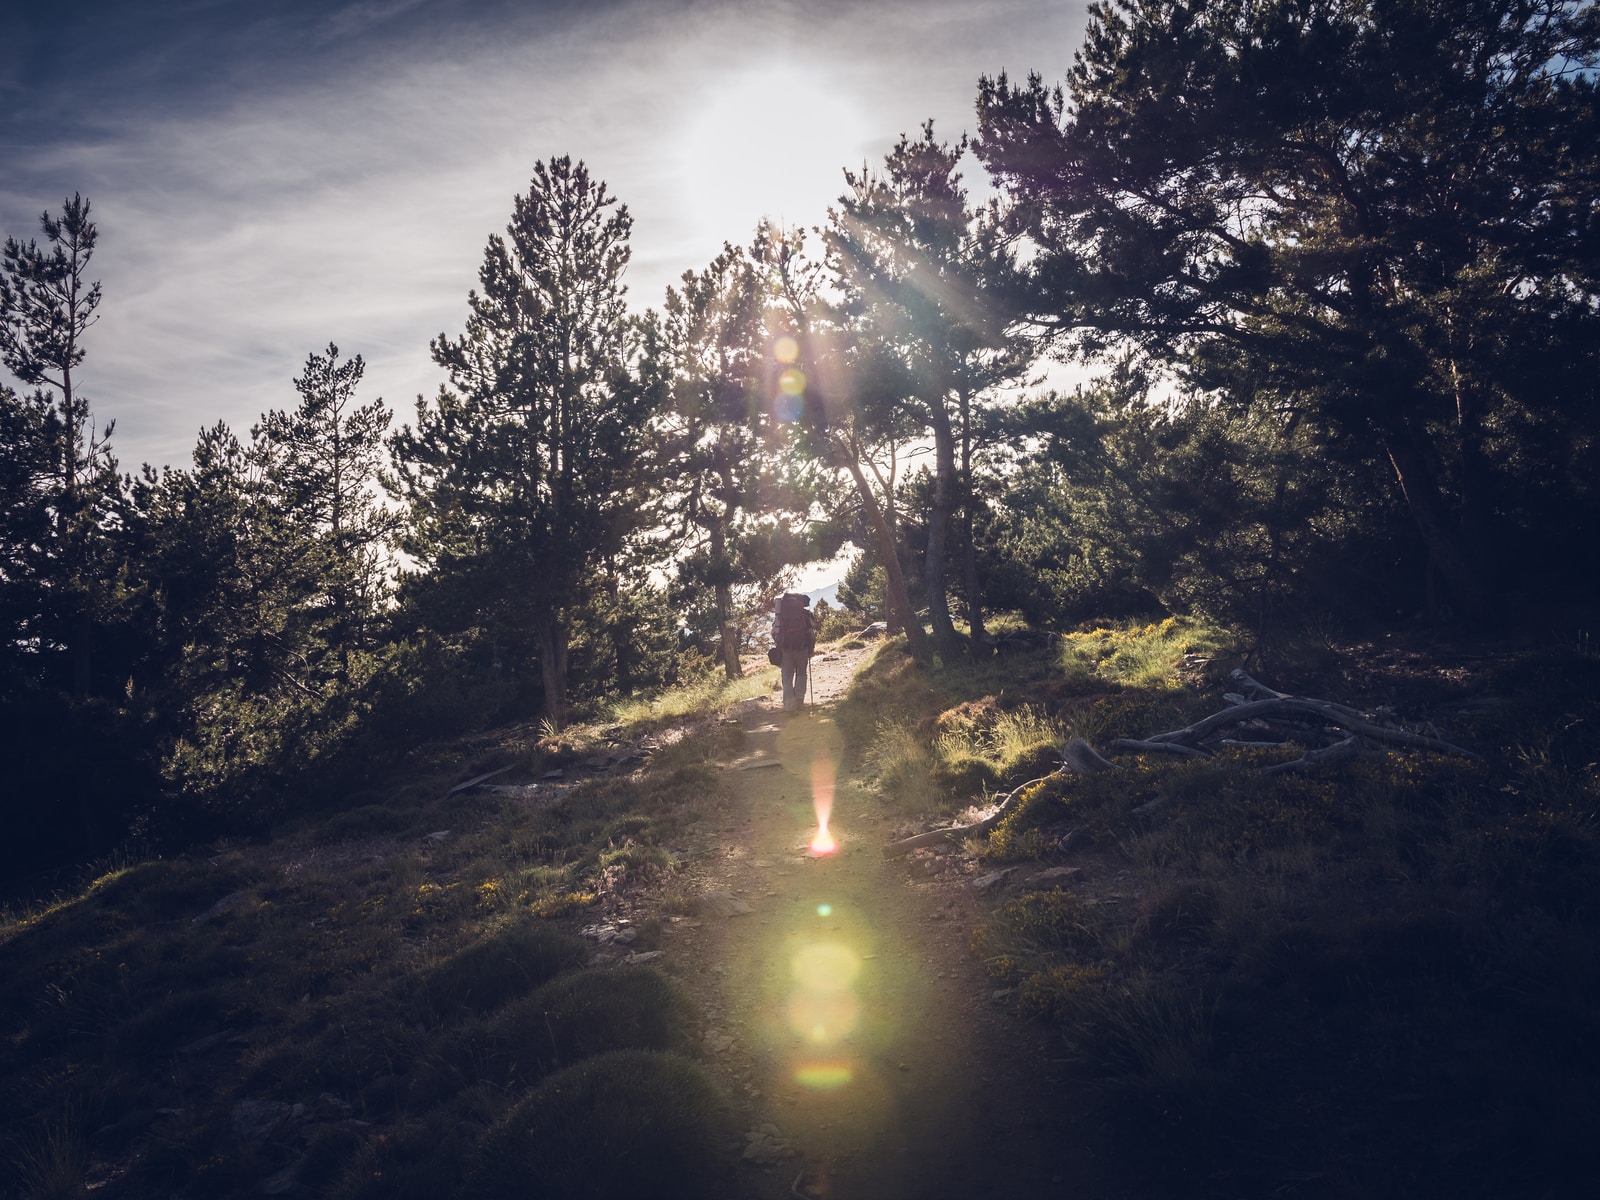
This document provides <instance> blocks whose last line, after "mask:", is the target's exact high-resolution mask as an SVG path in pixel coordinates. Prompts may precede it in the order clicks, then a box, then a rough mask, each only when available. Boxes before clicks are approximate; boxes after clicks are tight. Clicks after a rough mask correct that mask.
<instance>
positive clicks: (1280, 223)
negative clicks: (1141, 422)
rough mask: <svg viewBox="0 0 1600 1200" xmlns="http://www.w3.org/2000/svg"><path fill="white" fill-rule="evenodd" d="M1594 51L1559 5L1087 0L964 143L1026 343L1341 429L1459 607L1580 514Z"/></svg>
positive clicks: (1588, 493) (1579, 8) (1588, 346)
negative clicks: (1398, 503)
mask: <svg viewBox="0 0 1600 1200" xmlns="http://www.w3.org/2000/svg"><path fill="white" fill-rule="evenodd" d="M1597 67H1600V16H1597V10H1596V8H1595V6H1594V5H1593V4H1592V3H1587V2H1581V0H1472V2H1469V3H1460V4H1445V3H1440V2H1438V0H1383V2H1379V0H1357V2H1354V3H1344V2H1340V3H1333V2H1324V0H1229V2H1227V3H1222V4H1216V3H1199V2H1198V0H1115V3H1103V4H1097V5H1094V6H1093V7H1092V8H1091V19H1090V22H1089V27H1088V30H1087V33H1086V36H1085V41H1084V45H1083V48H1082V50H1080V51H1079V53H1078V55H1077V57H1076V60H1075V64H1074V66H1073V68H1072V70H1071V71H1070V73H1069V75H1068V78H1067V82H1066V87H1065V88H1064V89H1063V88H1055V89H1051V88H1048V87H1046V86H1045V84H1044V83H1043V82H1042V81H1041V80H1040V79H1039V78H1038V77H1033V78H1030V79H1029V80H1028V81H1027V82H1026V83H1025V84H1019V85H1014V84H1012V83H1011V82H1009V81H1008V80H1007V79H1006V78H1005V77H1004V76H1001V77H1000V78H999V79H995V80H985V81H984V82H983V83H982V84H981V86H980V92H979V97H978V104H979V121H980V137H979V139H978V141H977V143H976V150H977V153H978V155H979V157H980V158H981V159H982V160H983V161H984V163H985V165H986V166H987V167H988V168H989V169H990V171H991V173H992V174H993V175H994V176H995V178H996V180H997V181H998V182H999V183H1000V184H1001V186H1003V187H1004V188H1005V189H1006V190H1007V192H1008V193H1009V195H1010V196H1011V198H1012V200H1013V201H1014V203H1015V208H1014V210H1013V211H1014V214H1015V217H1016V222H1015V226H1014V227H1015V229H1016V230H1017V232H1019V233H1024V232H1025V233H1026V234H1027V235H1028V236H1029V237H1031V238H1032V239H1033V242H1034V246H1035V247H1036V249H1037V254H1036V255H1035V256H1034V257H1033V259H1032V261H1031V267H1032V271H1033V280H1034V283H1035V285H1036V292H1035V295H1034V299H1033V303H1032V305H1031V315H1032V317H1033V318H1034V319H1035V320H1036V321H1037V322H1038V324H1039V327H1040V329H1041V331H1042V332H1043V334H1044V335H1045V337H1047V338H1049V339H1052V340H1055V341H1057V342H1058V343H1062V344H1071V345H1073V346H1075V348H1076V349H1077V350H1078V351H1079V352H1081V353H1084V354H1087V355H1094V354H1096V353H1098V352H1100V351H1102V350H1105V349H1113V350H1116V351H1118V352H1121V351H1122V350H1123V349H1125V348H1128V347H1132V348H1134V349H1136V350H1138V351H1139V352H1141V353H1143V354H1145V355H1147V356H1149V357H1150V358H1151V359H1152V360H1154V361H1156V362H1159V363H1163V364H1166V365H1168V366H1170V367H1172V368H1173V369H1175V370H1176V371H1177V373H1178V374H1179V375H1180V377H1182V378H1184V379H1186V380H1187V381H1188V382H1190V383H1191V384H1192V385H1193V386H1194V387H1195V388H1196V389H1199V390H1202V391H1212V392H1216V393H1220V394H1225V395H1227V396H1229V397H1230V398H1231V399H1232V400H1233V401H1234V402H1235V403H1239V404H1247V405H1259V406H1265V407H1266V408H1268V409H1271V410H1276V411H1278V412H1279V413H1280V414H1286V413H1288V412H1289V411H1291V410H1296V411H1301V412H1303V413H1304V414H1305V419H1306V420H1307V421H1308V422H1310V423H1311V424H1312V425H1314V426H1315V427H1316V428H1317V430H1318V431H1319V432H1320V434H1322V435H1324V436H1326V437H1327V438H1330V439H1335V440H1344V441H1349V442H1353V443H1355V444H1357V445H1359V446H1360V447H1361V449H1362V452H1363V454H1364V455H1365V456H1366V457H1368V458H1370V459H1371V460H1373V461H1378V462H1382V463H1383V464H1384V465H1385V469H1386V470H1387V472H1388V486H1390V487H1394V488H1396V489H1397V490H1398V492H1399V494H1400V495H1401V496H1402V497H1403V499H1404V502H1405V504H1406V506H1407V507H1408V509H1409V511H1410V513H1411V517H1412V520H1413V523H1414V527H1415V532H1416V537H1417V539H1418V542H1419V543H1420V546H1421V547H1422V548H1423V549H1424V550H1425V553H1426V558H1427V559H1428V561H1429V563H1430V567H1431V570H1430V575H1431V576H1432V577H1433V578H1436V579H1438V580H1440V581H1441V582H1442V584H1443V589H1444V592H1445V595H1444V596H1443V597H1441V599H1442V600H1444V601H1447V602H1448V603H1447V604H1444V603H1442V604H1441V605H1440V606H1439V607H1440V608H1441V609H1443V608H1445V607H1454V608H1455V609H1456V610H1457V611H1467V612H1482V611H1484V610H1486V609H1487V608H1489V607H1491V606H1492V604H1493V601H1494V595H1495V593H1496V591H1497V585H1503V583H1504V581H1505V579H1506V577H1507V576H1506V572H1508V570H1509V569H1510V568H1513V567H1520V568H1521V569H1526V568H1527V567H1530V566H1533V567H1540V568H1543V569H1545V570H1554V571H1556V572H1558V573H1560V572H1562V571H1563V569H1564V568H1565V566H1566V564H1568V563H1569V562H1570V561H1571V554H1570V549H1569V546H1570V544H1571V541H1572V538H1573V537H1574V536H1576V535H1579V534H1580V533H1581V531H1582V530H1583V528H1584V526H1585V524H1586V523H1587V521H1588V520H1591V519H1593V517H1594V515H1595V514H1596V512H1597V504H1600V495H1597V492H1596V489H1595V488H1594V486H1593V483H1592V480H1593V478H1594V476H1595V474H1596V465H1597V464H1596V461H1595V458H1594V454H1595V451H1594V447H1595V446H1596V444H1597V434H1600V425H1597V423H1596V420H1595V417H1594V413H1595V411H1596V409H1595V405H1594V397H1595V384H1594V380H1595V378H1596V376H1597V375H1600V358H1597V351H1596V347H1597V346H1600V306H1597V299H1600V208H1597V206H1596V204H1595V195H1596V185H1597V181H1600V83H1597V81H1596V77H1595V70H1596V68H1597ZM1535 463H1538V464H1541V465H1542V468H1543V469H1539V470H1535V469H1533V464H1535ZM1373 482H1374V484H1375V485H1378V486H1382V480H1381V479H1376V478H1375V479H1374V481H1373ZM1497 574H1498V575H1499V578H1497ZM1565 574H1566V575H1567V577H1568V578H1569V579H1570V578H1572V573H1571V572H1570V570H1566V571H1565Z"/></svg>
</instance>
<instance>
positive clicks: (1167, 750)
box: [1106, 738, 1227, 758]
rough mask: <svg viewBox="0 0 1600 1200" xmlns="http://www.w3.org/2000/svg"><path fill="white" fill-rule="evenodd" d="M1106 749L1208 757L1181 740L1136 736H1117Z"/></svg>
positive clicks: (1187, 756)
mask: <svg viewBox="0 0 1600 1200" xmlns="http://www.w3.org/2000/svg"><path fill="white" fill-rule="evenodd" d="M1223 744H1224V745H1226V744H1227V743H1226V742H1224V743H1223ZM1106 749H1107V750H1110V751H1111V752H1113V753H1117V752H1119V751H1124V752H1126V753H1128V754H1176V755H1179V756H1180V757H1183V758H1208V757H1210V756H1209V755H1207V754H1206V752H1205V751H1204V750H1201V749H1198V748H1196V747H1194V746H1185V745H1184V744H1183V743H1182V742H1141V741H1140V740H1139V739H1138V738H1118V739H1117V740H1116V741H1114V742H1112V743H1111V744H1110V745H1109V746H1107V747H1106Z"/></svg>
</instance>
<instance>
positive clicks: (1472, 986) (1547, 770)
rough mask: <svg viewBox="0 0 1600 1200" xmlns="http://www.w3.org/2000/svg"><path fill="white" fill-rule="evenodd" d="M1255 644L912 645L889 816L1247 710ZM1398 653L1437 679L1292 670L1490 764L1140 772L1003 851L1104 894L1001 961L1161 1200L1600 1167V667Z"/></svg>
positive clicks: (1086, 896) (1076, 890) (1493, 1183)
mask: <svg viewBox="0 0 1600 1200" xmlns="http://www.w3.org/2000/svg"><path fill="white" fill-rule="evenodd" d="M1231 645H1232V643H1231V640H1230V639H1229V638H1228V637H1227V636H1226V635H1225V634H1222V633H1219V632H1217V631H1211V630H1206V629H1204V628H1201V627H1198V626H1195V625H1192V624H1188V623H1184V622H1176V621H1167V622H1162V623H1158V624H1154V625H1144V626H1124V627H1115V628H1109V627H1108V628H1098V629H1092V630H1087V631H1082V632H1079V633H1076V634H1071V635H1068V636H1067V637H1066V638H1064V639H1063V640H1062V642H1061V643H1060V644H1059V647H1058V649H1056V650H1054V651H1045V650H1041V651H1039V652H1038V654H1037V655H1036V656H1035V657H1034V658H1032V659H1031V660H1025V661H1022V662H1011V663H1007V664H1004V666H1005V667H1006V668H1007V669H1005V670H1000V669H996V668H998V667H999V665H1000V664H996V666H995V667H983V668H963V669H961V670H959V671H953V672H947V673H945V674H943V675H939V676H934V675H930V674H928V673H925V672H923V671H921V670H920V669H919V668H917V667H916V666H915V665H914V664H911V663H910V662H909V660H907V659H905V658H904V657H903V656H901V655H896V654H895V652H894V651H893V649H892V648H890V649H887V650H885V651H884V652H883V653H881V654H880V655H879V657H878V659H877V661H876V662H875V663H874V664H873V665H872V667H871V668H870V673H869V676H868V678H867V679H866V680H865V681H864V687H863V689H862V692H861V704H860V706H859V708H857V709H856V711H855V713H854V714H853V716H854V719H853V720H852V721H850V722H849V723H847V730H848V732H849V733H850V734H851V736H852V738H853V739H854V741H855V744H856V747H857V752H858V754H859V755H860V758H861V761H862V762H863V763H864V764H866V765H867V767H868V768H869V769H871V770H873V771H874V772H875V773H876V777H877V781H878V785H879V787H880V789H881V790H882V792H883V793H884V794H885V796H886V797H888V798H890V799H892V800H894V801H895V802H896V803H897V804H898V805H899V806H900V807H901V809H902V811H904V812H906V813H907V814H908V815H915V816H917V817H918V818H920V821H921V822H922V823H924V824H937V823H941V822H943V821H946V820H948V819H949V818H950V816H951V815H952V814H954V813H956V812H958V811H959V810H960V809H961V808H962V807H963V806H966V805H971V804H974V803H980V802H982V800H983V799H984V798H985V795H986V794H992V793H993V792H994V791H995V790H997V789H999V788H1002V787H1007V786H1014V784H1015V783H1017V782H1020V781H1021V780H1022V779H1025V778H1027V777H1029V775H1030V774H1032V773H1034V772H1035V770H1036V768H1037V765H1038V763H1039V762H1040V761H1042V759H1043V756H1044V751H1045V750H1046V749H1048V748H1050V747H1053V746H1056V745H1059V740H1060V739H1061V738H1062V737H1065V736H1082V737H1087V738H1089V740H1091V741H1092V742H1095V743H1098V744H1101V745H1103V744H1104V743H1105V742H1106V741H1109V740H1110V739H1112V738H1115V737H1121V736H1143V735H1148V734H1150V733H1152V732H1156V731H1159V730H1162V729H1169V728H1174V727H1177V726H1179V725H1181V724H1184V723H1186V722H1187V721H1189V720H1192V719H1194V718H1196V717H1198V716H1200V715H1202V714H1204V713H1206V712H1210V711H1214V710H1215V708H1216V707H1217V701H1218V697H1219V696H1220V693H1221V691H1222V690H1223V688H1222V686H1220V685H1221V683H1222V681H1223V680H1224V679H1225V669H1226V668H1227V667H1228V666H1229V665H1231V663H1230V661H1229V660H1228V658H1227V654H1228V652H1229V649H1230V647H1231ZM1394 657H1395V658H1397V659H1398V660H1399V661H1400V663H1401V666H1402V668H1404V666H1405V664H1406V663H1412V662H1417V661H1422V662H1423V663H1424V664H1425V665H1424V666H1423V667H1422V668H1420V669H1412V670H1409V671H1408V670H1405V669H1402V670H1399V671H1391V672H1389V673H1385V672H1383V671H1381V670H1376V669H1374V668H1373V667H1372V666H1370V665H1369V663H1368V662H1367V661H1366V660H1365V659H1364V658H1363V657H1362V655H1361V653H1360V652H1356V653H1350V654H1347V655H1346V656H1345V657H1343V658H1342V659H1341V658H1340V657H1339V656H1338V655H1337V654H1335V653H1333V652H1332V651H1330V650H1328V649H1327V648H1323V650H1322V651H1321V652H1320V653H1319V655H1318V656H1316V657H1315V658H1314V659H1308V658H1305V657H1302V658H1300V659H1298V660H1296V661H1295V663H1294V667H1293V671H1292V672H1291V671H1290V670H1288V669H1286V670H1285V672H1284V673H1285V675H1286V676H1288V675H1290V674H1291V673H1293V674H1294V676H1295V677H1294V681H1293V684H1292V686H1294V687H1295V689H1296V690H1300V691H1305V692H1311V693H1313V694H1318V693H1319V692H1320V694H1324V695H1329V696H1332V697H1334V698H1337V699H1341V700H1344V701H1346V702H1353V703H1357V704H1361V705H1365V706H1384V707H1388V708H1389V709H1391V710H1393V711H1397V712H1399V713H1400V714H1401V715H1403V716H1405V717H1407V718H1409V719H1412V720H1427V721H1430V722H1433V723H1435V724H1436V725H1437V726H1438V728H1439V729H1440V732H1441V733H1443V735H1444V736H1446V737H1448V738H1451V739H1454V740H1457V741H1461V742H1465V743H1467V744H1470V745H1473V746H1475V747H1477V748H1478V749H1480V750H1482V751H1483V752H1484V754H1485V761H1484V762H1482V763H1475V762H1469V761H1466V760H1463V759H1458V758H1449V757H1442V756H1437V755H1430V754H1390V755H1384V756H1382V757H1380V758H1377V759H1372V760H1357V761H1353V762H1349V763H1346V764H1343V765H1341V766H1338V767H1336V768H1331V769H1328V770H1325V771H1323V772H1320V773H1312V774H1308V775H1289V776H1275V777H1267V776H1263V775H1261V774H1260V771H1259V768H1260V766H1262V765H1263V764H1264V763H1266V762H1268V761H1272V760H1273V759H1274V758H1276V757H1281V755H1280V754H1276V753H1275V752H1270V751H1240V752H1237V753H1233V754H1228V755H1219V756H1217V757H1214V758H1210V759H1203V760H1195V761H1186V760H1174V759H1168V758H1165V757H1154V758H1131V759H1130V758H1123V759H1121V760H1119V767H1118V769H1117V770H1115V771H1112V772H1106V773H1104V774H1099V775H1092V776H1077V775H1064V776H1055V777H1052V778H1050V779H1048V780H1047V781H1046V782H1044V783H1042V784H1038V785H1035V786H1034V787H1033V788H1031V789H1029V790H1028V791H1027V792H1025V793H1023V794H1022V795H1021V796H1020V797H1019V799H1018V801H1017V803H1016V804H1015V805H1014V806H1013V808H1012V810H1011V811H1010V814H1009V816H1008V817H1007V819H1006V820H1004V821H1003V822H1002V823H1001V824H1000V825H999V826H998V828H997V829H996V830H995V831H994V832H993V834H992V836H990V837H989V838H988V839H987V840H986V842H984V843H983V844H982V845H981V846H979V847H976V850H977V852H978V853H979V854H980V855H981V856H982V857H983V858H985V859H987V860H989V861H990V862H993V863H997V864H998V863H1012V864H1024V865H1025V866H1024V870H1023V871H1022V872H1021V873H1020V874H1019V876H1018V878H1023V877H1026V876H1027V875H1028V874H1029V872H1028V870H1027V869H1026V864H1034V865H1036V866H1040V867H1042V866H1047V865H1055V864H1058V863H1072V864H1074V865H1077V866H1079V868H1080V870H1081V874H1080V875H1078V876H1074V877H1073V878H1072V880H1071V882H1070V885H1069V886H1068V887H1067V888H1059V887H1058V888H1057V889H1056V890H1050V891H1037V890H1028V889H1027V888H1026V886H1024V887H1022V888H1021V889H1014V890H1013V891H1012V893H1011V894H1009V895H1006V896H1003V897H1002V898H1000V899H999V900H998V901H997V902H996V903H995V906H994V907H993V909H992V911H991V912H990V913H989V915H988V916H987V918H986V919H985V920H984V921H983V922H982V923H981V924H980V926H979V927H978V928H977V930H976V931H975V934H974V939H973V945H974V951H975V953H976V954H978V955H979V957H980V958H982V959H983V961H984V962H985V963H986V964H987V965H988V967H989V969H990V971H991V974H992V975H993V977H994V980H995V983H996V984H997V985H998V986H1001V987H1003V988H1006V989H1008V990H1009V996H1010V1002H1011V1003H1012V1004H1013V1005H1014V1007H1015V1010H1016V1011H1017V1013H1018V1015H1019V1017H1022V1018H1024V1019H1028V1020H1032V1021H1038V1022H1042V1023H1044V1024H1045V1025H1046V1026H1047V1027H1048V1028H1050V1029H1051V1030H1053V1031H1054V1034H1055V1036H1056V1037H1057V1038H1058V1039H1059V1044H1060V1047H1061V1050H1060V1054H1061V1057H1062V1058H1063V1059H1064V1060H1066V1061H1068V1062H1071V1063H1073V1064H1075V1067H1076V1069H1077V1070H1078V1071H1079V1073H1080V1074H1081V1076H1082V1079H1083V1081H1084V1083H1085V1085H1086V1086H1089V1087H1091V1088H1093V1089H1094V1093H1095V1094H1096V1095H1097V1096H1098V1097H1099V1100H1098V1119H1099V1121H1100V1122H1101V1129H1102V1130H1103V1132H1104V1135H1105V1142H1106V1145H1107V1148H1108V1150H1109V1151H1110V1152H1111V1153H1112V1154H1113V1155H1114V1156H1116V1158H1117V1160H1118V1162H1119V1176H1120V1177H1122V1178H1125V1179H1126V1180H1127V1182H1128V1187H1129V1190H1130V1193H1133V1194H1151V1195H1173V1194H1185V1195H1195V1196H1208V1195H1218V1196H1224V1195H1227V1196H1232V1195H1241V1194H1269V1193H1271V1194H1284V1195H1289V1194H1292V1195H1297V1196H1329V1197H1333V1196H1348V1195H1371V1196H1406V1197H1409V1196H1417V1197H1422V1196H1439V1195H1451V1196H1484V1197H1488V1196H1505V1195H1558V1194H1564V1193H1563V1192H1562V1191H1561V1188H1562V1186H1563V1185H1564V1183H1565V1182H1566V1181H1568V1180H1571V1179H1575V1178H1580V1177H1583V1176H1585V1175H1586V1174H1587V1173H1588V1172H1589V1170H1590V1169H1591V1168H1592V1165H1593V1164H1592V1163H1591V1162H1590V1155H1589V1152H1588V1151H1587V1150H1585V1149H1584V1147H1585V1146H1587V1145H1589V1144H1590V1141H1589V1138H1588V1136H1587V1135H1586V1134H1585V1133H1584V1132H1583V1131H1584V1130H1587V1129H1592V1127H1593V1124H1594V1123H1595V1122H1596V1121H1600V1085H1597V1084H1596V1082H1595V1081H1596V1080H1597V1079H1600V1070H1596V1067H1597V1066H1600V1061H1597V1060H1596V1056H1595V1054H1594V1052H1593V1050H1592V1047H1593V1046H1595V1045H1600V1042H1597V1041H1596V1035H1597V1034H1600V1001H1597V999H1596V997H1597V996H1600V767H1597V765H1596V764H1597V762H1600V663H1596V661H1595V660H1594V659H1593V657H1592V656H1585V655H1581V654H1553V655H1527V654H1498V655H1492V656H1483V655H1481V654H1480V655H1479V656H1477V657H1471V658H1467V659H1466V660H1465V662H1466V663H1468V664H1472V665H1469V666H1465V667H1463V666H1460V665H1459V664H1457V663H1448V664H1443V665H1440V666H1436V665H1434V662H1433V661H1430V660H1429V656H1428V655H1427V654H1414V655H1410V656H1408V657H1405V656H1398V655H1397V656H1394ZM1433 657H1434V658H1437V657H1439V656H1438V655H1437V652H1433ZM1307 663H1314V664H1316V665H1315V668H1314V669H1313V668H1312V667H1308V666H1307ZM1318 672H1320V673H1318ZM1258 673H1259V674H1261V675H1262V676H1263V677H1264V678H1267V679H1269V680H1271V679H1272V678H1274V675H1273V671H1272V664H1268V665H1267V666H1266V667H1263V668H1258ZM1285 682H1286V683H1288V682H1289V681H1288V680H1287V679H1286V680H1285ZM869 714H878V715H877V716H876V718H875V719H872V718H869ZM1036 754H1037V755H1039V756H1040V757H1039V758H1037V759H1036V758H1035V757H1034V756H1035V755H1036ZM1152 802H1156V803H1155V806H1154V807H1153V808H1151V807H1146V806H1149V805H1151V804H1152ZM1063 846H1065V847H1067V849H1065V850H1064V849H1063ZM980 869H984V868H980Z"/></svg>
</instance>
